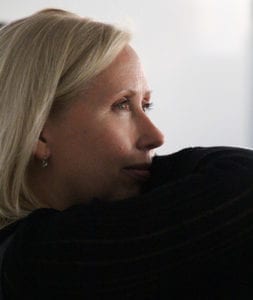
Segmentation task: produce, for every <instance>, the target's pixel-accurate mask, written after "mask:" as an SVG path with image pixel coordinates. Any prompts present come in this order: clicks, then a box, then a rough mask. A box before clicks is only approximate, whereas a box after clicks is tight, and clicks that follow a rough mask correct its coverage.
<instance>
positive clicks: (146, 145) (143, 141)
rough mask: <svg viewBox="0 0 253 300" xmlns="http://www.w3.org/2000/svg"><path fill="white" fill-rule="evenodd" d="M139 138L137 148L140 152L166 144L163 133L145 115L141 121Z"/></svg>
mask: <svg viewBox="0 0 253 300" xmlns="http://www.w3.org/2000/svg"><path fill="white" fill-rule="evenodd" d="M138 126H139V138H138V140H137V148H138V149H139V150H152V149H154V148H157V147H160V146H161V145H162V144H163V143H164V135H163V133H162V132H161V131H160V130H159V129H158V128H157V127H156V126H155V125H154V124H153V122H152V121H151V120H150V118H149V117H148V116H147V115H146V114H143V116H142V118H141V119H139V125H138Z"/></svg>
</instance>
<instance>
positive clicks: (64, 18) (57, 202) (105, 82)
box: [0, 9, 253, 299]
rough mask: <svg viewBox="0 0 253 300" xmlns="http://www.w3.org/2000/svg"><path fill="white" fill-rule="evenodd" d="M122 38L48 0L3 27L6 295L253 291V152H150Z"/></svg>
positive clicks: (140, 79) (154, 138) (0, 79)
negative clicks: (250, 269) (251, 270)
mask: <svg viewBox="0 0 253 300" xmlns="http://www.w3.org/2000/svg"><path fill="white" fill-rule="evenodd" d="M129 42H130V36H129V34H128V33H127V32H125V31H123V30H119V29H117V28H115V27H113V26H111V25H107V24H103V23H99V22H94V21H92V20H89V19H85V18H81V17H78V16H76V15H74V14H71V13H68V12H66V11H62V10H56V9H49V10H44V11H41V12H38V13H36V14H34V15H32V16H30V17H27V18H25V19H22V20H19V21H16V22H14V23H11V24H9V25H7V26H5V27H4V28H3V29H2V30H1V31H0V93H1V94H0V101H1V102H0V103H1V104H0V107H1V110H0V114H1V115H0V122H1V126H0V140H1V143H0V149H1V150H0V180H1V185H0V186H1V187H0V199H1V200H0V208H1V209H0V218H1V224H2V230H1V235H0V239H1V248H0V251H1V254H0V257H1V259H2V266H1V276H2V277H1V287H2V294H3V297H4V299H20V298H21V299H23V298H24V299H35V298H36V299H45V298H46V299H58V298H59V299H85V298H86V299H169V297H170V298H171V297H174V296H175V295H176V296H177V297H179V299H182V298H183V297H184V295H187V297H188V299H189V298H190V299H196V297H199V299H204V296H205V297H206V298H205V299H207V297H211V298H210V299H218V297H217V295H219V296H221V297H222V298H221V299H225V298H224V297H225V296H228V295H229V296H228V297H230V296H231V295H232V296H234V295H236V293H237V295H239V296H240V297H241V296H242V295H243V293H245V291H246V289H247V288H248V287H250V286H251V282H250V281H247V280H248V277H247V276H246V272H244V273H242V272H241V271H242V270H244V268H245V267H246V265H247V264H246V262H249V260H250V258H251V255H250V254H249V253H251V251H249V250H250V249H251V248H250V247H252V246H251V244H252V239H251V230H252V225H251V224H252V221H251V220H252V203H251V202H252V175H253V153H252V151H250V150H243V149H236V148H225V147H220V148H219V147H216V148H207V149H205V148H193V149H191V148H190V149H185V150H182V151H180V152H178V153H176V154H173V155H169V156H165V157H157V158H155V159H152V158H153V155H154V149H155V148H157V147H159V146H160V145H161V144H162V143H163V135H162V133H161V132H160V131H159V130H158V129H157V128H156V127H155V126H154V125H153V123H152V122H151V121H150V119H149V118H148V116H147V114H146V112H147V110H148V109H149V108H150V106H151V100H150V90H149V87H148V84H147V82H146V79H145V76H144V74H143V71H142V68H141V64H140V62H139V58H138V56H137V54H136V53H135V51H134V50H133V49H132V47H131V46H130V45H129ZM239 177H240V178H239ZM231 249H232V251H230V250H231ZM238 249H240V251H242V250H241V249H244V257H247V260H245V262H244V260H243V259H241V258H242V255H241V254H242V252H240V251H239V250H238ZM238 251H239V252H238ZM228 253H233V255H232V256H231V255H230V256H229V255H228ZM247 254H249V255H248V256H247ZM231 262H233V264H232V265H231ZM239 262H240V263H239ZM238 272H239V273H238ZM221 274H222V275H221ZM237 274H240V280H238V278H237ZM223 277H224V278H225V279H224V280H223V279H222V278H223ZM235 283H236V284H235ZM242 285H243V288H242ZM230 286H232V287H234V289H233V290H232V289H230V291H229V293H227V294H226V292H227V288H228V287H230ZM174 292H175V293H174ZM214 295H215V297H216V298H213V297H214ZM245 295H247V296H248V295H249V293H248V292H247V294H245ZM232 296H231V297H232ZM231 297H230V298H228V299H231ZM240 299H242V298H240ZM245 299H246V298H245Z"/></svg>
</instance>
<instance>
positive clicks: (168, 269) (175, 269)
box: [0, 147, 253, 300]
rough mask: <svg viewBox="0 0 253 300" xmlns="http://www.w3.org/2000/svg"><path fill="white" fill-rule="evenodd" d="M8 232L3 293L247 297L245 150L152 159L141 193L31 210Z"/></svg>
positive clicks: (249, 183)
mask: <svg viewBox="0 0 253 300" xmlns="http://www.w3.org/2000/svg"><path fill="white" fill-rule="evenodd" d="M11 232H15V237H14V238H13V240H12V241H11V243H10V245H9V247H8V249H7V251H6V253H5V257H4V261H3V270H2V286H3V288H4V292H5V296H6V299H10V300H14V299H15V300H16V299H38V300H39V299H54V300H55V299H62V300H64V299H77V300H78V299H83V300H86V299H87V300H95V299H110V300H113V299H117V300H121V299H122V300H123V299H138V300H144V299H154V300H156V299H164V300H165V299H166V300H167V299H201V300H205V299H214V300H216V299H222V300H226V299H229V300H230V299H238V300H242V299H253V151H251V150H246V149H239V148H228V147H213V148H189V149H184V150H182V151H180V152H177V153H175V154H172V155H167V156H161V157H156V158H155V159H154V161H153V164H152V177H151V180H150V182H149V183H148V184H147V187H146V190H145V191H144V192H143V194H142V195H140V196H138V197H134V198H130V199H125V200H121V201H116V202H110V203H103V202H102V201H99V200H94V201H92V202H91V203H90V204H87V205H84V204H82V205H77V206H73V207H71V208H69V209H66V210H65V211H63V212H60V211H57V210H54V209H40V210H37V211H35V212H33V213H32V214H31V215H29V216H28V217H26V218H25V219H23V220H21V221H19V222H17V223H15V224H12V225H10V226H8V227H6V228H5V229H3V230H2V231H1V232H0V241H1V240H2V241H3V240H4V238H6V237H7V236H9V235H10V233H11Z"/></svg>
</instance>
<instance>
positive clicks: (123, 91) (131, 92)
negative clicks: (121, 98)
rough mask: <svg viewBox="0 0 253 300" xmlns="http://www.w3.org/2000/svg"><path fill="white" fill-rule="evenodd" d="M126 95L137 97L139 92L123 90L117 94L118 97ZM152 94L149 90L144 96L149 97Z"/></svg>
mask: <svg viewBox="0 0 253 300" xmlns="http://www.w3.org/2000/svg"><path fill="white" fill-rule="evenodd" d="M125 93H126V94H130V95H131V96H135V95H136V94H137V92H136V91H135V90H132V89H127V90H121V91H120V92H118V93H117V95H121V94H125ZM152 93H153V91H152V90H147V91H145V93H144V94H145V95H146V94H147V95H149V96H151V95H152Z"/></svg>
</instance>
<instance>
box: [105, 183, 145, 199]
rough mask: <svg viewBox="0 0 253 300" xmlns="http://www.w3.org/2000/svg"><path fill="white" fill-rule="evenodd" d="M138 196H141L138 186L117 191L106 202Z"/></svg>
mask: <svg viewBox="0 0 253 300" xmlns="http://www.w3.org/2000/svg"><path fill="white" fill-rule="evenodd" d="M140 194H141V188H140V187H139V186H138V187H135V188H132V189H128V190H122V191H118V192H116V193H115V194H113V195H112V196H111V197H109V198H108V199H107V200H108V201H120V200H123V199H127V198H131V197H135V196H138V195H140Z"/></svg>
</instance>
